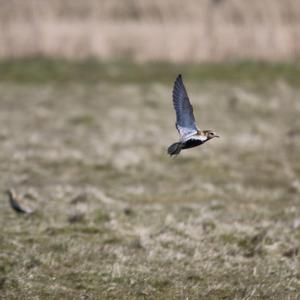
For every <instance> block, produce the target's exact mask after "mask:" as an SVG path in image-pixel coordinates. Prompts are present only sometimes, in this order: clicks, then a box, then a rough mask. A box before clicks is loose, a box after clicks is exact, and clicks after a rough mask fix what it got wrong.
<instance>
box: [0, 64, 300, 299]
mask: <svg viewBox="0 0 300 300" xmlns="http://www.w3.org/2000/svg"><path fill="white" fill-rule="evenodd" d="M0 68H1V73H0V95H1V99H0V140H1V152H0V160H1V163H0V168H1V174H2V175H1V179H0V188H1V190H2V191H3V195H2V196H1V201H0V226H1V230H0V249H1V250H0V298H1V299H9V300H13V299H118V300H119V299H206V300H207V299H228V300H229V299H230V300H231V299H294V300H296V299H299V297H300V294H299V291H300V260H299V247H300V213H299V212H300V209H299V195H300V152H299V147H300V123H299V112H300V103H299V92H300V85H299V78H300V77H299V68H298V66H297V65H296V64H294V65H293V64H290V65H284V64H277V65H271V64H259V63H257V64H253V63H241V64H231V65H209V64H207V65H203V66H199V65H194V66H189V65H172V64H159V63H156V64H154V63H152V64H140V65H133V64H129V63H97V62H95V61H93V60H91V61H86V62H82V63H71V62H66V61H62V60H61V61H50V60H48V61H47V60H46V61H45V60H39V61H31V60H27V61H18V62H2V63H1V64H0ZM178 72H182V73H183V76H184V79H185V81H186V86H187V89H188V91H189V95H190V98H191V100H192V103H193V104H194V111H195V115H196V119H197V120H198V124H199V127H200V128H201V129H214V130H215V131H216V132H217V133H218V134H220V136H221V138H220V139H218V140H217V139H215V140H213V141H210V142H209V143H207V144H206V145H204V146H201V147H198V148H195V149H191V150H190V151H183V152H182V154H180V156H178V157H176V158H170V157H168V155H167V154H166V148H167V146H168V145H169V144H171V143H172V142H174V141H176V140H177V138H178V136H177V132H176V130H175V127H174V122H175V114H174V111H173V108H172V104H171V87H172V84H173V80H174V79H175V76H176V74H177V73H178ZM7 188H14V189H16V191H17V192H18V193H19V194H21V195H25V196H24V198H25V199H24V202H25V204H26V205H28V206H31V207H33V208H36V212H35V213H34V214H32V215H17V214H16V213H15V212H14V211H13V210H11V208H10V207H9V203H8V200H7V197H6V196H5V194H4V190H6V189H7Z"/></svg>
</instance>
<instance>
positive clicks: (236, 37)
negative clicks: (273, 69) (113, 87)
mask: <svg viewBox="0 0 300 300" xmlns="http://www.w3.org/2000/svg"><path fill="white" fill-rule="evenodd" d="M0 20H1V21H0V26H1V27H0V28H1V30H0V58H15V57H28V56H29V57H30V56H47V57H65V58H71V59H82V58H86V57H97V58H100V59H104V60H106V59H116V58H120V57H121V58H130V59H133V60H137V61H149V60H152V61H153V60H168V61H174V62H179V61H180V62H183V61H184V62H187V61H189V62H204V61H205V62H206V61H227V60H239V59H264V60H288V59H293V58H298V57H299V53H300V44H299V36H300V23H299V22H300V5H299V4H298V2H297V1H294V0H286V1H282V0H253V1H247V0H244V1H240V0H214V1H212V0H203V1H197V0H188V1H184V3H183V2H182V1H158V0H155V1H153V0H151V1H146V0H144V1H140V0H127V1H117V0H105V1H95V0H91V1H83V0H77V1H73V0H66V1H59V0H56V1H54V0H53V1H39V0H24V1H5V0H2V1H1V8H0Z"/></svg>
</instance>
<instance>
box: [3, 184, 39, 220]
mask: <svg viewBox="0 0 300 300" xmlns="http://www.w3.org/2000/svg"><path fill="white" fill-rule="evenodd" d="M6 194H7V195H8V199H9V204H10V206H11V208H12V209H13V210H14V211H15V212H17V213H19V214H32V213H33V212H34V211H33V210H32V209H30V208H27V207H23V205H22V200H21V199H20V197H19V196H18V195H17V194H16V192H15V191H14V190H12V189H9V190H7V191H6Z"/></svg>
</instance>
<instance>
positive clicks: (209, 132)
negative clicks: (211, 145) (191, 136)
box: [203, 130, 220, 140]
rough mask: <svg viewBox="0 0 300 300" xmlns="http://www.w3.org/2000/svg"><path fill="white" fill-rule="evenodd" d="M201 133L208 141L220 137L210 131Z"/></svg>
mask: <svg viewBox="0 0 300 300" xmlns="http://www.w3.org/2000/svg"><path fill="white" fill-rule="evenodd" d="M203 133H204V135H205V136H206V137H207V139H208V140H210V139H212V138H215V137H220V136H219V135H217V134H216V133H215V132H214V131H212V130H204V131H203Z"/></svg>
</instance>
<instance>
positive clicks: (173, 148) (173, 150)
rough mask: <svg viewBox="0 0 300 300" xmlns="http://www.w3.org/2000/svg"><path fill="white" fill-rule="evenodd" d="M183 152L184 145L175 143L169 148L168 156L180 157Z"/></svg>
mask: <svg viewBox="0 0 300 300" xmlns="http://www.w3.org/2000/svg"><path fill="white" fill-rule="evenodd" d="M181 150H182V143H174V144H172V145H171V146H170V147H169V148H168V154H170V156H173V155H178V154H179V153H180V151H181Z"/></svg>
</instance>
